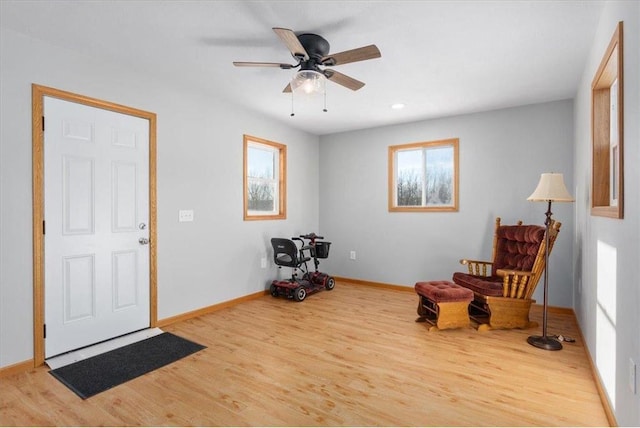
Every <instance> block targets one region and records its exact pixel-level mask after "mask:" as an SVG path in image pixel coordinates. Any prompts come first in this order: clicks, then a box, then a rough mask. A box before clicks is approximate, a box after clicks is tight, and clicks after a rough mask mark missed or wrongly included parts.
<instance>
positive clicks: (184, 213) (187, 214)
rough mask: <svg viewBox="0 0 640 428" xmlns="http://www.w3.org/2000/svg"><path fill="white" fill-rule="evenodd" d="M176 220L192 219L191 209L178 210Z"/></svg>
mask: <svg viewBox="0 0 640 428" xmlns="http://www.w3.org/2000/svg"><path fill="white" fill-rule="evenodd" d="M178 221H179V222H184V221H193V210H180V211H178Z"/></svg>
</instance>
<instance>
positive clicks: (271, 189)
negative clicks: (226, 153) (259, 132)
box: [244, 135, 287, 220]
mask: <svg viewBox="0 0 640 428" xmlns="http://www.w3.org/2000/svg"><path fill="white" fill-rule="evenodd" d="M286 150H287V147H286V146H285V145H283V144H278V143H274V142H272V141H267V140H263V139H260V138H255V137H249V136H247V135H245V136H244V219H245V220H268V219H283V218H286V210H285V207H286V199H285V197H286Z"/></svg>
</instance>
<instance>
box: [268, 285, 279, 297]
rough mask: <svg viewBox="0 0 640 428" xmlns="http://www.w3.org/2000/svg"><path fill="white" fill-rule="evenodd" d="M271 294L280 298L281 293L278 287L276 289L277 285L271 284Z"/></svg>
mask: <svg viewBox="0 0 640 428" xmlns="http://www.w3.org/2000/svg"><path fill="white" fill-rule="evenodd" d="M269 292H270V293H271V295H272V296H273V297H278V295H279V293H278V287H276V286H275V285H273V284H271V287H269Z"/></svg>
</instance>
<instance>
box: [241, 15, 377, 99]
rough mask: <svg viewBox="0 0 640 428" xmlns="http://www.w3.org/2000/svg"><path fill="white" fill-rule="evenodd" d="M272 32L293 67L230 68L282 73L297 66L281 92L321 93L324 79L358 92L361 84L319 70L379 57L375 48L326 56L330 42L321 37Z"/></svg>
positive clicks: (251, 64) (247, 64)
mask: <svg viewBox="0 0 640 428" xmlns="http://www.w3.org/2000/svg"><path fill="white" fill-rule="evenodd" d="M273 31H275V33H276V34H277V35H278V37H280V40H282V42H283V43H284V44H285V46H286V47H287V49H289V51H290V52H291V55H292V56H293V58H294V59H295V60H296V61H297V63H296V64H286V63H284V64H283V63H277V62H240V61H234V63H233V65H235V66H236V67H276V68H281V69H283V70H290V69H294V68H298V67H300V70H299V71H298V72H297V73H296V76H295V77H294V78H293V80H292V81H291V83H289V84H288V85H287V86H286V87H285V88H284V90H283V91H282V92H291V91H292V90H293V91H296V90H297V88H298V87H300V88H301V89H302V90H303V91H304V92H307V93H311V92H321V91H322V90H323V89H322V90H320V89H319V88H320V87H322V88H324V80H325V78H326V79H328V80H330V81H332V82H334V83H337V84H338V85H342V86H344V87H345V88H348V89H351V90H352V91H357V90H358V89H360V88H362V87H363V86H364V83H363V82H361V81H359V80H356V79H354V78H353V77H349V76H347V75H345V74H342V73H340V72H338V71H335V70H330V69H327V68H321V67H333V66H336V65H342V64H348V63H350V62H358V61H365V60H368V59H374V58H380V57H381V54H380V50H378V48H377V46H376V45H369V46H364V47H361V48H356V49H351V50H348V51H343V52H338V53H334V54H329V42H327V41H326V40H325V39H324V38H323V37H322V36H319V35H317V34H311V33H300V34H296V33H294V32H293V31H292V30H289V29H286V28H278V27H275V28H273Z"/></svg>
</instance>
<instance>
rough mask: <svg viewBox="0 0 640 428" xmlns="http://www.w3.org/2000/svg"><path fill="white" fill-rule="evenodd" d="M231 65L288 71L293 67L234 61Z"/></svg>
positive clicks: (270, 63) (289, 65)
mask: <svg viewBox="0 0 640 428" xmlns="http://www.w3.org/2000/svg"><path fill="white" fill-rule="evenodd" d="M233 65H235V66H236V67H274V68H281V69H283V70H289V69H290V68H294V67H295V65H291V64H281V63H278V62H243V61H234V62H233Z"/></svg>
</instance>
